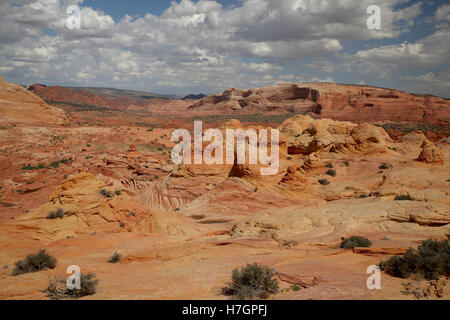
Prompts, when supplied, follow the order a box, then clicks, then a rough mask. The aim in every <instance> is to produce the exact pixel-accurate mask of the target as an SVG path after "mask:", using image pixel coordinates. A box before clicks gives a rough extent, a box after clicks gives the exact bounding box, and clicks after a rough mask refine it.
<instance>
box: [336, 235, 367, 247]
mask: <svg viewBox="0 0 450 320" xmlns="http://www.w3.org/2000/svg"><path fill="white" fill-rule="evenodd" d="M371 245H372V242H371V241H370V240H369V239H367V238H364V237H360V236H351V237H350V238H348V239H345V238H344V239H342V242H341V246H340V247H341V248H343V249H353V248H355V247H367V248H368V247H370V246H371Z"/></svg>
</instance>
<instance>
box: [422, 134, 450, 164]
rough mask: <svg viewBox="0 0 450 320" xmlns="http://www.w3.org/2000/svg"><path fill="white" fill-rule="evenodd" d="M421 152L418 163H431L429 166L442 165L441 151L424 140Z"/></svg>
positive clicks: (442, 155)
mask: <svg viewBox="0 0 450 320" xmlns="http://www.w3.org/2000/svg"><path fill="white" fill-rule="evenodd" d="M421 148H422V152H421V153H420V154H419V158H418V159H417V160H418V161H421V162H426V163H431V164H440V165H442V164H444V154H443V153H442V151H441V150H440V149H439V148H438V147H437V146H435V145H434V143H432V142H430V141H429V140H428V139H426V140H425V141H424V142H423V143H422V146H421Z"/></svg>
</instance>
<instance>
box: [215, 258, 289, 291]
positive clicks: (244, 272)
mask: <svg viewBox="0 0 450 320" xmlns="http://www.w3.org/2000/svg"><path fill="white" fill-rule="evenodd" d="M275 276H276V273H275V270H274V269H271V268H269V267H267V266H264V265H259V264H257V263H254V264H247V266H245V267H242V268H241V269H240V270H239V269H234V270H233V273H232V277H231V279H232V281H231V282H230V283H229V284H228V286H227V287H225V288H223V289H222V293H223V294H225V295H230V296H234V297H235V298H236V299H238V300H252V299H267V298H269V297H270V295H272V294H276V293H278V292H279V291H280V287H279V285H278V280H277V279H276V278H275Z"/></svg>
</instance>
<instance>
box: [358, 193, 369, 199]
mask: <svg viewBox="0 0 450 320" xmlns="http://www.w3.org/2000/svg"><path fill="white" fill-rule="evenodd" d="M367 197H368V195H367V194H365V193H361V194H360V195H359V196H358V198H360V199H363V198H367Z"/></svg>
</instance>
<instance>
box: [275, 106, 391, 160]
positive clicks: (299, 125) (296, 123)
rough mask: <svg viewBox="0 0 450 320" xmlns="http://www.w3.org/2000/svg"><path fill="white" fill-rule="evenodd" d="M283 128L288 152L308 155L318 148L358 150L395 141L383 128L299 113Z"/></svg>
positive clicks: (320, 149) (343, 150)
mask: <svg viewBox="0 0 450 320" xmlns="http://www.w3.org/2000/svg"><path fill="white" fill-rule="evenodd" d="M280 131H281V133H283V134H284V135H285V136H286V140H287V147H288V153H289V154H304V155H309V154H311V153H315V152H318V151H331V152H340V153H347V152H358V151H363V150H366V149H369V148H371V147H383V146H386V145H387V144H388V143H390V142H392V141H391V138H390V137H389V135H388V134H387V133H386V132H385V131H384V130H383V129H382V128H380V127H377V126H373V125H369V124H367V123H362V124H360V125H357V124H354V123H350V122H339V121H333V120H330V119H321V120H318V119H313V118H311V117H309V116H302V115H299V116H296V117H294V118H291V119H288V120H286V121H285V122H284V123H283V124H282V125H281V126H280Z"/></svg>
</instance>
